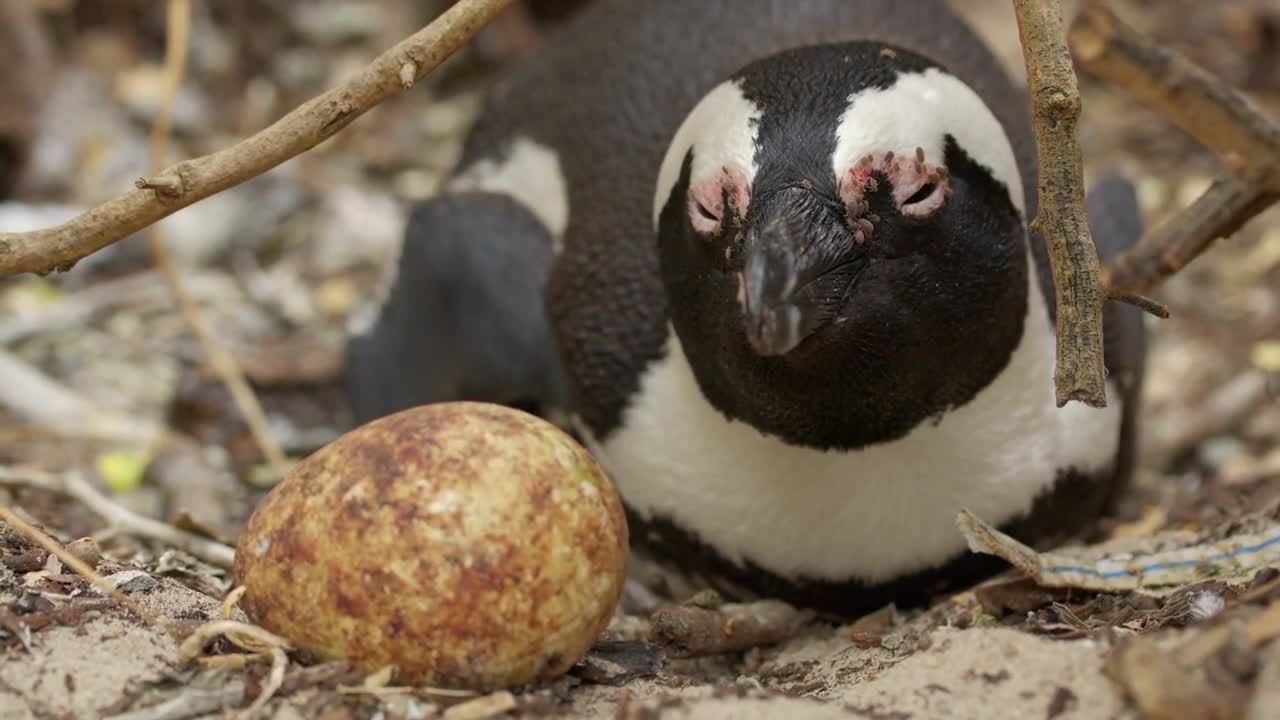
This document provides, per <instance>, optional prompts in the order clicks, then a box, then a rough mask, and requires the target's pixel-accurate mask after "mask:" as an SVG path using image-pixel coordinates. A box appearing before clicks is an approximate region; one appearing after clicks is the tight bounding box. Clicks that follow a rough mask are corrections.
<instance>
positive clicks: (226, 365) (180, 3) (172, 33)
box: [147, 0, 288, 473]
mask: <svg viewBox="0 0 1280 720" xmlns="http://www.w3.org/2000/svg"><path fill="white" fill-rule="evenodd" d="M190 35H191V0H169V12H168V26H167V37H166V43H165V78H164V80H165V82H164V97H163V100H162V102H161V103H160V109H159V112H158V113H157V114H156V119H155V123H154V124H153V125H152V127H151V168H152V170H151V171H152V173H153V174H155V173H158V172H160V169H161V168H162V167H163V165H164V160H165V153H166V150H167V147H168V145H169V134H170V130H171V126H172V124H173V101H174V98H175V97H176V96H177V94H178V89H179V87H181V85H182V76H183V74H184V73H185V71H186V58H187V47H188V44H189V42H188V38H189V37H190ZM155 189H156V192H157V193H158V194H161V195H165V196H173V195H174V194H175V193H180V191H181V187H180V186H179V187H177V188H170V189H162V188H160V187H156V188H155ZM147 244H148V245H149V246H150V248H151V255H152V257H153V258H154V259H155V263H156V268H157V269H159V271H160V275H161V276H162V277H163V278H164V281H165V285H166V286H167V287H168V289H169V294H170V295H172V296H173V299H174V302H176V303H177V305H178V309H179V310H180V311H181V312H182V317H183V319H185V320H186V322H187V325H188V326H189V327H190V328H191V329H192V331H194V332H195V334H196V337H197V338H199V340H200V346H201V347H202V348H203V349H204V353H205V355H206V356H208V358H209V363H210V364H211V365H212V366H213V370H214V372H215V373H217V375H218V377H219V378H220V379H221V380H222V384H223V385H224V386H225V387H226V388H227V393H228V394H229V395H230V396H231V401H232V402H233V403H235V406H236V408H237V409H239V410H240V414H241V415H243V416H244V419H245V422H246V424H248V426H249V433H250V435H252V436H253V440H254V442H255V443H256V444H257V446H258V449H259V450H260V451H261V452H262V456H263V457H264V458H265V459H266V461H267V464H268V465H270V466H271V468H272V469H273V472H275V473H283V471H284V470H283V469H284V466H285V464H286V463H287V462H288V458H286V457H285V454H284V451H283V450H281V449H280V443H279V442H277V441H276V439H275V437H274V436H273V435H272V434H271V425H270V423H268V422H267V415H266V413H265V412H263V410H262V404H261V403H260V402H258V396H257V395H255V394H254V392H253V388H251V387H249V382H248V381H247V380H245V377H244V373H243V372H241V370H240V367H239V366H238V365H237V364H236V361H235V358H233V357H232V356H231V353H229V352H227V349H226V348H225V347H223V345H222V343H221V342H219V341H218V336H217V334H216V333H214V331H213V328H212V327H210V325H209V323H208V321H206V320H205V317H204V314H203V313H202V312H201V311H200V307H199V306H198V305H197V304H196V302H195V300H194V299H193V298H192V297H191V295H190V294H188V293H187V291H186V289H185V288H184V287H183V284H182V280H181V278H180V277H179V276H178V268H177V266H176V265H175V264H174V262H173V256H172V254H170V252H169V248H168V247H167V246H166V245H165V241H164V237H163V236H162V235H161V234H160V228H159V227H158V226H156V225H152V226H151V227H150V228H148V230H147Z"/></svg>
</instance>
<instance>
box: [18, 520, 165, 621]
mask: <svg viewBox="0 0 1280 720" xmlns="http://www.w3.org/2000/svg"><path fill="white" fill-rule="evenodd" d="M0 520H3V521H4V522H6V523H8V524H9V525H12V526H14V527H15V528H17V529H18V531H19V532H21V533H22V534H23V535H26V536H27V537H28V538H29V539H30V540H31V542H33V543H35V544H37V545H39V546H40V547H42V548H44V549H45V551H46V552H48V553H50V554H51V555H53V556H55V557H57V558H58V560H61V561H62V564H63V565H66V566H67V567H69V568H71V569H72V570H75V571H76V572H77V573H79V574H80V576H81V577H83V578H84V579H86V580H88V581H89V582H91V583H93V585H94V586H95V587H97V588H98V589H99V590H101V591H102V592H103V593H104V594H105V595H106V596H107V597H110V598H111V599H113V600H115V601H116V602H118V603H120V605H121V607H125V608H128V610H129V611H130V612H132V613H133V614H134V615H136V616H138V618H139V619H141V620H142V621H143V622H145V623H147V624H148V625H155V624H156V618H155V616H154V615H152V614H151V613H149V612H147V611H146V610H145V609H143V607H142V606H141V605H139V604H138V603H136V602H134V601H133V600H131V599H130V598H129V596H127V595H125V594H124V593H122V592H120V591H119V590H117V589H116V587H115V586H114V585H112V584H111V582H110V581H108V580H107V579H106V578H104V577H102V576H101V575H99V574H98V571H97V570H94V569H93V568H91V567H89V565H88V564H87V563H86V562H84V561H83V560H81V559H80V558H78V557H76V556H75V555H72V554H71V553H70V552H68V551H67V549H66V548H64V547H62V545H61V544H60V543H59V542H58V541H56V540H54V539H53V538H51V537H49V536H48V535H45V534H44V533H43V532H41V531H40V529H39V528H37V527H36V526H34V525H32V524H31V523H29V522H27V521H26V520H23V519H22V518H21V517H19V516H18V515H17V513H15V512H13V511H12V510H10V509H9V508H7V507H5V506H4V505H0Z"/></svg>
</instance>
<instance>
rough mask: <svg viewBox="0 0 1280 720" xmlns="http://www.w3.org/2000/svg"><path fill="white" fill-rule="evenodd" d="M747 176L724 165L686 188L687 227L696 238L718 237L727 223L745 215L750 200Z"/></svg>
mask: <svg viewBox="0 0 1280 720" xmlns="http://www.w3.org/2000/svg"><path fill="white" fill-rule="evenodd" d="M748 188H750V184H749V183H748V182H747V177H746V173H744V172H743V171H742V170H741V169H739V168H737V167H736V166H732V165H726V166H724V167H722V168H721V169H720V171H719V172H717V173H714V174H712V175H711V176H710V177H707V178H704V179H701V180H698V181H697V182H695V183H694V184H693V185H692V186H691V187H690V188H689V202H688V208H689V224H690V225H692V226H693V230H694V232H697V233H698V234H699V235H708V236H710V235H718V234H719V233H720V232H721V230H723V229H724V224H725V222H726V221H729V222H735V221H736V219H737V218H740V217H742V216H743V215H745V214H746V210H747V203H748V201H749V198H750V191H749V189H748Z"/></svg>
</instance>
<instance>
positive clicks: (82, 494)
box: [0, 467, 235, 568]
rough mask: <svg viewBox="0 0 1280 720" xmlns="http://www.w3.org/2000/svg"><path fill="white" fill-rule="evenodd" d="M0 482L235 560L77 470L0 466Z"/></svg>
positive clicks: (131, 530) (220, 561)
mask: <svg viewBox="0 0 1280 720" xmlns="http://www.w3.org/2000/svg"><path fill="white" fill-rule="evenodd" d="M0 485H10V486H15V487H27V488H37V489H40V490H46V491H49V492H56V493H60V494H62V495H66V496H68V497H71V498H73V499H75V500H78V501H79V502H80V503H82V504H83V505H84V506H85V507H87V508H89V510H90V511H92V512H93V513H94V514H95V515H97V516H98V517H100V518H102V519H103V521H105V522H106V524H107V526H108V527H111V528H114V529H116V530H119V531H121V532H124V533H127V534H129V535H133V536H136V537H140V538H146V539H149V540H155V541H157V542H161V543H164V544H166V545H169V546H172V547H174V548H177V549H179V550H182V551H184V552H187V553H190V554H191V555H194V556H196V557H198V558H200V559H201V560H204V561H205V562H207V563H210V564H212V565H217V566H218V567H222V568H230V567H231V563H232V561H233V560H234V559H235V550H234V549H232V548H231V547H229V546H227V545H223V544H222V543H220V542H215V541H213V540H209V539H207V538H203V537H200V536H199V535H195V534H193V533H189V532H186V531H184V530H179V529H178V528H176V527H173V526H172V525H168V524H166V523H163V522H160V521H159V520H153V519H151V518H148V517H143V516H142V515H138V514H136V513H134V512H133V511H132V510H129V509H128V508H126V507H124V506H122V505H118V504H116V503H114V502H112V501H111V500H110V499H109V498H107V497H106V496H105V495H103V494H102V493H100V492H98V490H97V488H95V487H94V486H93V485H91V484H90V483H89V481H87V480H85V479H84V477H83V476H82V475H81V474H80V473H78V472H69V473H65V474H55V473H45V472H38V471H35V470H14V469H10V468H4V467H0Z"/></svg>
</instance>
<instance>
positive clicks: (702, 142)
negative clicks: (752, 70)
mask: <svg viewBox="0 0 1280 720" xmlns="http://www.w3.org/2000/svg"><path fill="white" fill-rule="evenodd" d="M760 115H761V110H760V108H759V107H758V106H756V104H755V103H753V102H751V101H750V100H748V99H747V96H746V95H745V94H744V93H743V91H742V86H741V85H740V84H739V83H738V82H736V81H728V82H724V83H721V84H720V85H717V86H716V87H715V88H714V89H712V90H711V92H709V93H707V95H706V96H705V97H703V98H702V100H700V101H698V104H697V105H695V106H694V108H693V110H692V111H690V112H689V115H688V117H686V118H685V119H684V122H682V123H681V125H680V128H679V129H678V130H676V133H675V135H674V136H673V137H672V138H671V143H670V144H669V145H668V146H667V154H666V156H665V157H663V159H662V166H661V167H660V169H659V170H658V181H657V184H656V186H655V188H654V194H653V227H654V229H655V230H656V229H657V227H658V218H659V216H660V215H661V214H662V208H663V207H665V206H666V204H667V201H668V200H669V199H670V195H671V191H672V190H673V189H674V188H675V186H676V183H677V182H678V181H679V180H680V169H681V167H682V165H683V164H684V158H685V155H687V154H688V152H689V150H690V149H693V151H694V153H693V167H692V168H691V169H690V184H696V183H697V182H699V181H701V180H705V179H707V178H708V177H711V176H712V175H714V174H715V173H718V172H720V169H721V168H722V167H724V166H726V165H731V166H737V167H738V168H740V169H741V170H742V172H743V173H744V174H745V175H746V179H747V181H748V182H751V181H753V180H754V179H755V176H756V163H755V155H756V138H757V134H758V132H759V127H758V121H759V120H760Z"/></svg>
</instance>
